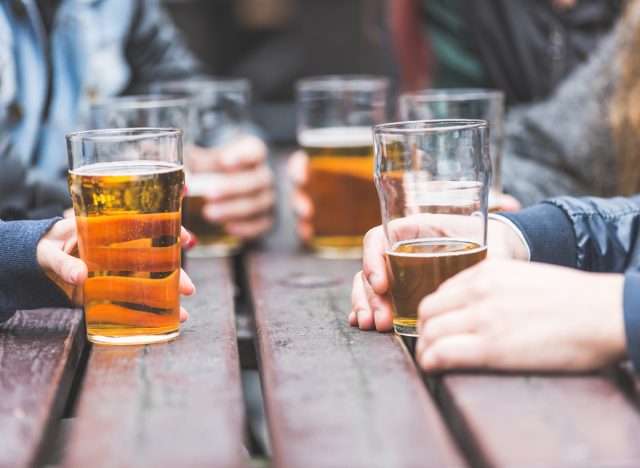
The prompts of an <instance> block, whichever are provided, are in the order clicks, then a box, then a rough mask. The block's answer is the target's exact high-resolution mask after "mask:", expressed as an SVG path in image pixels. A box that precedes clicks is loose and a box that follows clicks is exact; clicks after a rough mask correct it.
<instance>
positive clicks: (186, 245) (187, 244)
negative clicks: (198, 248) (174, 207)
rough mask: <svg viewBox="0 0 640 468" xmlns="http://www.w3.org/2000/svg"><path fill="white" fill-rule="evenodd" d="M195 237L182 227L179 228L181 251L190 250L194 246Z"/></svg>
mask: <svg viewBox="0 0 640 468" xmlns="http://www.w3.org/2000/svg"><path fill="white" fill-rule="evenodd" d="M196 242H197V239H196V235H195V234H194V233H192V232H191V231H188V230H187V229H186V228H185V227H184V226H181V227H180V244H181V246H182V248H183V249H185V250H190V249H191V248H193V246H195V245H196Z"/></svg>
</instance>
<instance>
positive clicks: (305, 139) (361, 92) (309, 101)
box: [296, 75, 389, 258]
mask: <svg viewBox="0 0 640 468" xmlns="http://www.w3.org/2000/svg"><path fill="white" fill-rule="evenodd" d="M388 87H389V83H388V80H387V79H386V78H382V77H375V76H357V75H355V76H327V77H317V78H307V79H304V80H301V81H298V83H297V84H296V100H297V107H298V144H299V145H300V146H301V147H302V149H303V150H304V151H305V152H306V153H307V155H308V157H309V172H308V178H307V186H306V190H307V191H308V193H309V196H310V197H311V200H312V202H313V206H314V210H313V218H312V220H311V221H312V227H313V236H312V238H311V240H310V246H311V248H312V249H314V251H315V252H316V253H317V254H318V255H319V256H321V257H325V258H359V257H361V256H362V238H363V236H364V234H366V232H367V231H368V230H369V229H371V228H372V227H374V226H377V225H379V224H380V208H379V205H378V199H377V196H376V191H375V185H374V184H373V140H372V138H371V127H372V126H373V125H377V124H380V123H383V122H385V121H386V118H385V117H386V104H387V92H388V91H387V90H388Z"/></svg>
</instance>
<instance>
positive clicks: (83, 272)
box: [41, 246, 88, 286]
mask: <svg viewBox="0 0 640 468" xmlns="http://www.w3.org/2000/svg"><path fill="white" fill-rule="evenodd" d="M41 265H42V267H43V269H44V270H45V271H46V270H48V271H52V272H54V273H55V274H56V275H57V276H58V277H59V278H60V279H61V280H62V281H64V282H65V283H68V284H72V285H76V286H79V285H81V284H82V283H84V281H85V280H86V279H87V275H88V272H87V266H86V265H85V264H84V262H83V261H82V260H80V259H79V258H76V257H73V256H72V255H69V254H66V253H64V252H63V251H62V250H59V249H57V248H55V246H50V247H48V248H46V249H44V251H43V255H42V258H41Z"/></svg>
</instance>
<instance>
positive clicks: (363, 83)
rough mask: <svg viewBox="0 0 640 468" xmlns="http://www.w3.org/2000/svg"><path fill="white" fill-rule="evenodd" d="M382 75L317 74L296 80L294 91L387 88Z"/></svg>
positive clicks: (388, 81) (387, 85)
mask: <svg viewBox="0 0 640 468" xmlns="http://www.w3.org/2000/svg"><path fill="white" fill-rule="evenodd" d="M389 83H390V80H389V78H388V77H386V76H383V75H367V74H361V75H359V74H353V75H317V76H309V77H306V78H301V79H299V80H297V81H296V91H340V90H348V91H376V90H382V89H384V90H386V89H388V88H389Z"/></svg>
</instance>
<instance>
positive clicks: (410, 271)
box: [373, 120, 491, 336]
mask: <svg viewBox="0 0 640 468" xmlns="http://www.w3.org/2000/svg"><path fill="white" fill-rule="evenodd" d="M373 134H374V141H375V158H376V160H375V182H376V187H377V189H378V194H379V196H380V205H381V209H382V221H383V226H384V232H385V239H386V257H387V267H388V270H389V274H390V278H391V297H392V301H393V309H394V318H393V323H394V329H395V331H396V333H398V334H400V335H407V336H417V329H416V326H417V312H418V304H419V303H420V301H421V300H422V298H424V297H425V296H426V295H428V294H431V293H432V292H434V291H435V290H436V289H438V287H439V286H440V284H442V283H443V282H444V281H446V280H447V279H448V278H450V277H452V276H453V275H455V274H456V273H458V272H460V271H461V270H463V269H465V268H467V267H469V266H471V265H473V264H475V263H477V262H479V261H480V260H482V259H484V258H485V257H486V254H487V247H486V240H487V206H488V194H489V184H490V179H491V160H490V157H489V124H488V122H487V121H486V120H433V121H413V122H400V123H390V124H385V125H378V126H377V127H374V129H373Z"/></svg>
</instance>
